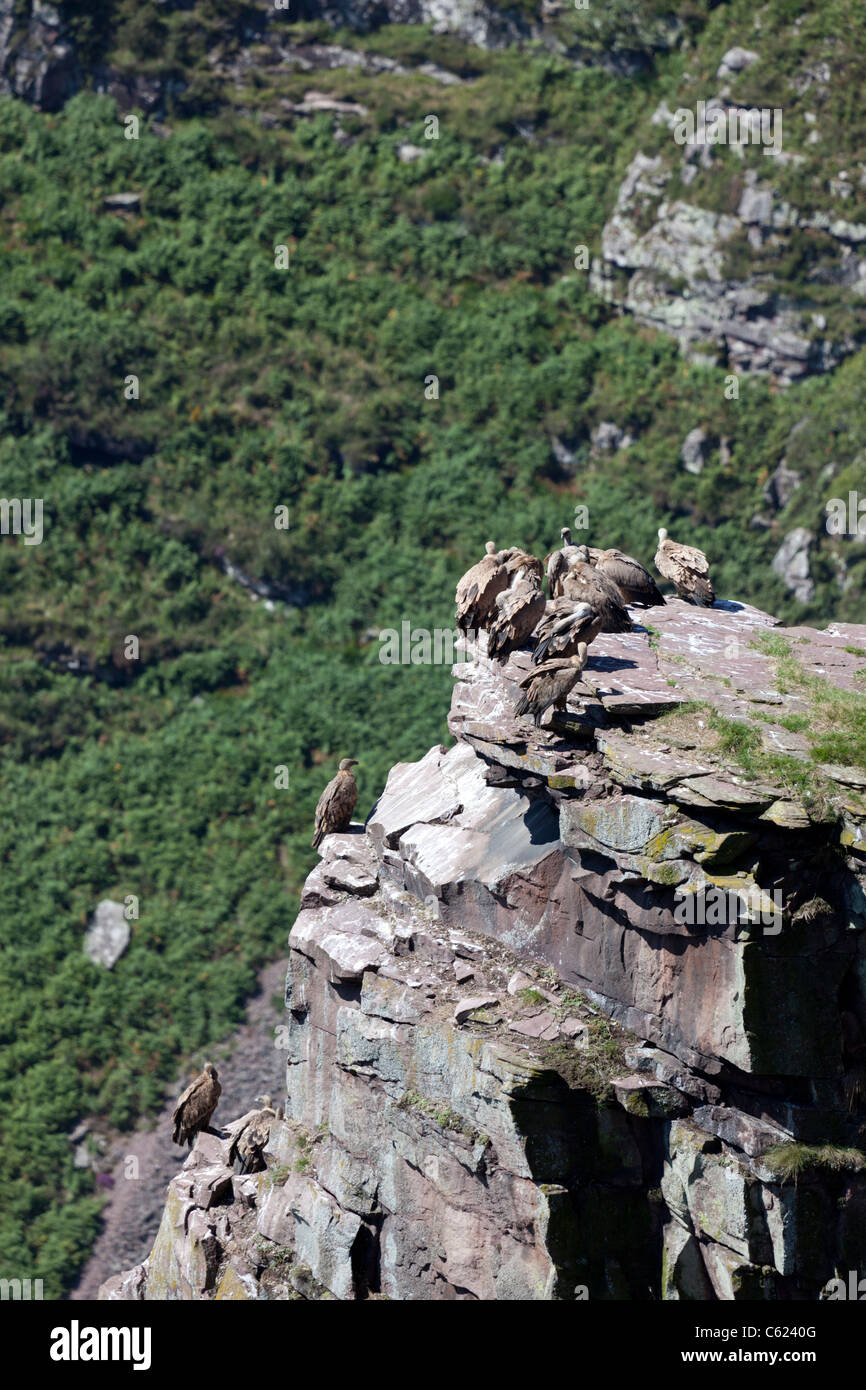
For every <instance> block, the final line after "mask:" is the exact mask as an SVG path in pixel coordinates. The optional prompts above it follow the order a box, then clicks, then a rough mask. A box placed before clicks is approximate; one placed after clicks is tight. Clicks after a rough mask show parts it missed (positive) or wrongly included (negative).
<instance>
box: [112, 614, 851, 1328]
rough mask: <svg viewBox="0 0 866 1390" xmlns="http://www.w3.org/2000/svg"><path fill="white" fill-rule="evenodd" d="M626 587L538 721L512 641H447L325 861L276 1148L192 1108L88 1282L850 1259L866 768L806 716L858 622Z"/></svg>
mask: <svg viewBox="0 0 866 1390" xmlns="http://www.w3.org/2000/svg"><path fill="white" fill-rule="evenodd" d="M633 616H634V618H635V620H636V622H637V623H638V624H639V626H637V627H636V629H635V631H634V632H632V633H629V634H625V635H616V636H612V635H608V636H602V637H600V638H599V639H598V640H597V642H596V643H594V644H593V646H592V647H591V651H590V659H589V662H588V664H587V668H586V671H585V672H584V676H583V680H582V682H581V683H580V685H578V686H577V687H576V688H575V690H574V692H573V694H572V697H571V703H570V705H569V710H568V712H567V714H566V715H565V716H560V715H557V716H554V718H553V720H552V721H551V719H550V716H549V715H548V716H545V719H544V720H543V722H542V727H541V728H538V729H536V728H535V727H534V726H533V725H532V724H531V723H530V722H528V721H525V720H518V719H516V718H515V717H514V715H513V704H514V698H515V693H516V689H517V682H518V681H519V680H520V678H521V676H522V675H523V674H524V673H525V671H526V670H527V669H528V667H529V663H530V655H529V653H528V652H518V653H516V654H515V655H514V656H513V658H512V659H511V660H510V661H509V662H508V663H507V664H506V665H505V666H504V667H500V666H499V665H498V664H496V663H494V662H491V661H489V660H488V659H487V657H486V655H485V653H484V649H483V647H484V638H483V637H482V639H481V646H480V647H479V648H474V647H470V648H468V649H467V650H465V651H464V652H463V653H462V655H463V656H464V657H465V658H466V659H465V660H461V661H460V662H459V663H458V664H457V665H456V666H455V668H454V676H455V687H454V697H453V702H452V709H451V716H450V728H451V731H452V733H453V734H454V736H455V739H456V742H455V744H454V745H453V746H452V747H451V748H449V749H445V748H442V747H435V748H432V749H430V751H429V752H428V753H427V754H426V755H425V756H424V757H422V758H420V759H419V760H418V761H417V762H414V763H408V764H398V765H396V766H395V767H394V768H392V770H391V773H390V775H389V777H388V780H387V784H386V786H385V788H384V789H383V792H382V795H381V796H380V798H379V800H378V802H377V804H376V806H375V807H374V808H373V810H372V811H371V813H370V815H369V818H368V820H367V823H366V828H364V827H362V826H359V825H358V826H353V827H352V830H351V832H350V833H347V834H345V835H335V836H329V837H327V838H326V840H325V841H324V843H323V845H322V847H321V855H322V858H321V862H320V864H319V865H318V866H317V867H316V868H315V869H314V870H313V872H312V873H311V874H310V876H309V878H308V880H307V884H306V887H305V889H304V893H303V896H302V900H301V911H300V913H299V916H298V918H297V921H296V923H295V925H294V927H293V930H292V933H291V937H290V940H289V944H290V947H291V950H290V960H289V969H288V975H287V981H286V1023H285V1028H284V1029H283V1030H282V1031H281V1036H280V1037H279V1038H278V1039H277V1043H278V1045H279V1046H282V1047H284V1048H285V1050H286V1062H287V1066H286V1097H285V1103H286V1119H285V1120H284V1121H282V1122H280V1123H278V1124H276V1125H275V1126H274V1128H273V1130H272V1135H271V1142H270V1145H269V1152H268V1155H267V1158H268V1167H267V1169H266V1171H265V1172H263V1173H260V1174H254V1175H251V1176H248V1177H245V1178H241V1177H240V1176H239V1175H238V1174H236V1173H233V1172H232V1171H231V1168H230V1167H229V1165H228V1151H227V1145H228V1141H227V1140H220V1139H218V1138H214V1137H213V1136H203V1137H200V1138H199V1140H198V1142H197V1144H196V1146H195V1148H194V1150H193V1152H192V1154H191V1156H190V1158H189V1160H188V1163H187V1165H186V1167H185V1169H184V1170H183V1171H182V1172H181V1174H180V1175H179V1177H178V1178H176V1179H175V1180H174V1182H173V1183H172V1184H171V1188H170V1191H169V1200H168V1203H167V1205H166V1210H165V1214H164V1218H163V1225H162V1228H161V1230H160V1233H159V1236H158V1238H157V1241H156V1244H155V1246H154V1249H153V1252H152V1254H151V1256H150V1257H149V1259H148V1260H147V1261H145V1263H144V1264H143V1265H142V1266H138V1267H137V1268H136V1269H135V1270H132V1271H128V1272H127V1273H126V1274H125V1275H118V1276H116V1277H115V1278H114V1279H112V1280H110V1281H109V1282H108V1283H107V1284H106V1285H105V1286H104V1288H103V1297H110V1298H142V1297H143V1298H159V1299H162V1298H232V1299H242V1298H288V1299H317V1298H337V1299H365V1298H377V1297H387V1298H392V1299H405V1300H409V1299H436V1298H446V1299H485V1300H496V1299H513V1300H535V1299H540V1300H550V1299H555V1300H567V1299H584V1298H587V1299H621V1300H629V1299H645V1298H648V1297H653V1298H666V1299H691V1300H698V1301H701V1300H718V1299H721V1300H731V1299H754V1298H759V1299H783V1300H787V1299H807V1300H808V1299H817V1298H819V1297H821V1296H822V1290H823V1291H824V1296H828V1295H827V1290H828V1288H830V1287H832V1286H831V1284H830V1281H831V1280H832V1279H833V1278H834V1275H835V1271H836V1270H837V1269H849V1268H850V1269H859V1268H862V1266H863V1264H864V1260H866V1234H864V1231H866V1226H864V1221H863V1215H864V1203H866V1176H864V1173H863V1171H862V1168H863V1166H864V1165H866V1157H864V1155H863V1154H862V1153H861V1149H862V1147H863V1145H864V1138H866V1087H864V1080H866V1070H864V1067H866V959H864V953H866V936H864V929H866V892H864V879H866V846H864V830H863V827H864V823H866V801H864V784H866V774H864V773H863V772H862V770H860V769H858V768H857V767H847V766H844V765H839V764H825V765H823V766H822V767H814V766H812V764H811V762H810V744H809V739H808V737H807V732H806V731H804V729H803V728H801V724H798V721H797V720H796V719H794V720H793V721H792V718H791V716H792V715H797V714H800V715H804V714H805V715H807V717H808V714H809V709H810V703H809V702H810V699H811V698H812V694H813V692H812V688H811V687H810V686H809V683H808V682H809V679H810V678H811V677H813V676H818V677H819V678H820V679H821V680H822V681H824V682H826V684H827V687H831V686H835V687H837V688H838V689H839V690H843V691H849V692H850V691H854V690H856V689H857V687H858V680H859V678H858V677H857V675H856V671H857V670H858V669H860V664H861V663H862V657H861V656H858V655H857V654H856V653H857V651H862V650H863V649H864V648H866V628H857V627H851V626H842V625H840V626H838V627H833V628H830V629H828V630H827V631H826V632H815V631H812V630H810V629H791V630H785V629H782V628H780V627H779V626H778V625H777V624H776V623H775V621H774V619H773V618H771V617H770V616H769V615H767V614H764V613H760V612H758V611H756V610H754V609H751V608H747V607H745V606H742V605H739V604H736V603H725V602H722V603H720V604H718V605H717V606H716V607H715V608H714V609H712V610H697V609H693V608H690V607H688V606H687V605H685V604H683V603H680V602H679V601H672V602H670V603H668V604H666V605H665V606H664V607H663V608H656V609H651V610H648V611H647V612H646V613H640V612H638V611H637V610H634V611H633ZM768 638H770V639H772V640H771V641H770V642H769V643H768V641H767V639H768ZM780 638H781V639H783V641H782V643H780V642H779V640H778V639H780ZM786 644H787V645H786ZM851 649H853V650H851ZM784 652H788V653H789V655H790V653H793V654H794V655H795V657H796V661H797V663H798V669H799V671H800V673H801V676H800V679H799V680H793V679H791V677H790V670H789V672H788V676H787V677H784V673H783V672H782V671H781V668H780V667H779V664H778V662H779V659H780V654H782V653H784ZM810 692H812V693H810ZM756 712H757V713H759V714H760V715H761V716H762V717H761V718H759V719H754V718H753V717H752V716H753V715H754V714H755V713H756ZM790 724H793V728H794V730H795V731H792V729H791V728H789V727H788V726H789V725H790ZM743 727H748V728H750V729H753V730H754V731H755V733H754V735H753V741H752V744H751V745H750V746H751V748H752V752H753V753H754V752H755V749H756V748H758V749H759V751H760V749H763V750H764V751H765V752H766V753H768V754H773V755H776V754H779V755H783V757H784V760H785V761H781V762H778V763H770V764H764V765H763V766H764V767H767V766H768V767H769V768H770V769H771V770H770V771H769V772H767V771H763V772H761V774H760V775H758V774H756V773H755V772H754V771H750V770H749V769H748V768H747V767H746V766H744V764H743V763H742V761H741V760H739V759H738V757H737V756H736V752H737V739H736V737H735V736H734V735H736V731H737V730H738V729H740V730H741V729H742V728H743ZM719 730H722V731H723V732H725V731H726V732H727V734H728V735H729V736H730V737H729V739H728V741H727V742H725V741H724V740H722V739H720V738H719V736H718V734H719ZM731 731H734V733H733V734H732V733H731ZM756 740H758V741H759V743H756V742H755V741H756ZM798 767H802V769H803V770H804V773H805V772H806V771H808V773H809V777H807V778H805V780H804V779H798V778H797V777H796V776H795V772H796V769H797V768H798ZM813 775H814V776H815V777H816V778H817V779H818V781H817V782H815V783H814V784H813V783H812V781H811V780H810V779H811V778H812V776H813ZM816 787H817V788H819V791H816V790H815V788H816ZM711 900H712V901H716V902H719V901H721V902H723V903H724V905H725V908H724V912H723V914H722V916H721V918H720V919H718V920H717V919H716V918H715V917H714V916H713V915H712V913H711V912H709V911H708V912H706V914H705V916H706V920H705V921H703V922H702V921H701V920H700V918H699V917H698V918H697V919H696V918H695V916H694V915H693V916H692V917H691V918H689V917H688V915H687V914H686V915H684V912H683V906H684V905H685V906H686V907H687V906H688V904H689V903H690V902H691V903H692V905H695V904H698V903H700V902H704V903H706V902H709V901H711ZM732 904H733V905H734V906H736V905H739V906H740V908H741V909H742V910H741V911H733V910H732V906H731V905H732ZM252 1100H253V1098H252V1097H251V1103H252Z"/></svg>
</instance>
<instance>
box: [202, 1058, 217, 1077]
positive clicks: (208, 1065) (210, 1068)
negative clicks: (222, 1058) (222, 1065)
mask: <svg viewBox="0 0 866 1390" xmlns="http://www.w3.org/2000/svg"><path fill="white" fill-rule="evenodd" d="M204 1069H205V1071H206V1072H207V1074H208V1076H210V1077H212V1078H213V1080H214V1081H216V1080H217V1069H216V1067H215V1066H214V1064H213V1062H205V1064H204Z"/></svg>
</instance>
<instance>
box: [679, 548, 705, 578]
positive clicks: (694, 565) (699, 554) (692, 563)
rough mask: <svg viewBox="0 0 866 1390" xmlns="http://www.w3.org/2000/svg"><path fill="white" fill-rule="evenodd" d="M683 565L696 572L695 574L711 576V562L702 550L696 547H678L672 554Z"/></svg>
mask: <svg viewBox="0 0 866 1390" xmlns="http://www.w3.org/2000/svg"><path fill="white" fill-rule="evenodd" d="M672 553H673V554H674V555H675V557H676V559H677V560H678V561H679V563H680V564H681V565H685V566H686V568H687V569H690V570H694V572H695V574H709V572H710V562H709V560H708V559H707V557H706V555H705V554H704V552H703V551H702V550H698V548H697V546H694V545H676V546H675V548H674V550H673V552H672Z"/></svg>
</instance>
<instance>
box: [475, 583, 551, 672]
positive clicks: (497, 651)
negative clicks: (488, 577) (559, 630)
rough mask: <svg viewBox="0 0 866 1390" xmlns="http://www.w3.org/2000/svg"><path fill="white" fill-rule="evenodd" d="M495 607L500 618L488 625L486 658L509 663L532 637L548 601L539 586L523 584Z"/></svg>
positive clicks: (497, 602)
mask: <svg viewBox="0 0 866 1390" xmlns="http://www.w3.org/2000/svg"><path fill="white" fill-rule="evenodd" d="M496 607H497V610H498V611H497V615H496V617H495V618H494V619H493V620H492V621H491V622H490V623H489V624H488V633H489V636H488V640H487V655H488V656H492V657H495V658H496V660H497V661H507V660H508V658H509V657H510V655H511V653H512V652H513V651H516V650H517V648H518V647H522V646H523V645H524V643H525V642H526V641H527V640H528V639H529V638H530V637H531V636H532V633H533V631H534V629H535V624H536V623H537V622H538V620H539V618H541V617H543V616H544V610H545V608H546V607H547V599H546V598H545V597H544V594H543V592H542V591H541V589H540V588H539V587H538V585H537V584H531V583H526V582H525V581H522V582H519V583H517V584H515V585H514V587H513V588H511V589H506V591H505V593H504V594H500V595H499V597H498V598H497V600H496Z"/></svg>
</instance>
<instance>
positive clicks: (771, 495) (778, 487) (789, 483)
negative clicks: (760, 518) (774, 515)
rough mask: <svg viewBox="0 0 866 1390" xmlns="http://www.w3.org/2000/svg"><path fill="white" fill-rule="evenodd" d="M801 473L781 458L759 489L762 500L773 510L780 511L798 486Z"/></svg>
mask: <svg viewBox="0 0 866 1390" xmlns="http://www.w3.org/2000/svg"><path fill="white" fill-rule="evenodd" d="M801 480H802V475H801V474H800V473H797V472H796V470H795V469H793V468H789V467H788V465H787V463H786V461H785V460H784V459H782V461H781V463H780V464H779V466H778V468H776V469H775V470H774V472H772V473H771V474H770V476H769V478H768V479H767V481H766V482H765V484H764V486H763V488H762V489H761V496H762V497H763V498H764V501H765V502H767V503H769V505H770V506H771V507H772V508H773V511H774V512H780V511H782V510H783V509H784V508H785V507H787V505H788V503H789V502H790V500H791V498H792V497H793V496H794V493H795V492H796V491H797V488H798V487H799V486H800V482H801Z"/></svg>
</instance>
